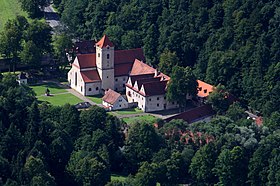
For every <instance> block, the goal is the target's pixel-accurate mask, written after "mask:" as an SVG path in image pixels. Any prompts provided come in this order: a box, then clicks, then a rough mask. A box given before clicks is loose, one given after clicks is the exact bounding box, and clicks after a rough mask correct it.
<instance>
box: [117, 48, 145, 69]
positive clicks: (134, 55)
mask: <svg viewBox="0 0 280 186" xmlns="http://www.w3.org/2000/svg"><path fill="white" fill-rule="evenodd" d="M114 56H115V57H114V60H115V65H116V64H121V63H133V62H134V60H135V59H139V60H143V61H145V57H144V53H143V50H142V48H136V49H130V50H115V53H114Z"/></svg>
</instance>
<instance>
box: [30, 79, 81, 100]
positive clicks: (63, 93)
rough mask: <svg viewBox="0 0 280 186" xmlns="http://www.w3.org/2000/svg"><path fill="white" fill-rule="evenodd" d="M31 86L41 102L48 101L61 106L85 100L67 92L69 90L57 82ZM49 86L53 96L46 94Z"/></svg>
mask: <svg viewBox="0 0 280 186" xmlns="http://www.w3.org/2000/svg"><path fill="white" fill-rule="evenodd" d="M30 87H31V88H32V89H33V90H34V92H35V94H36V96H37V98H38V100H39V101H41V102H43V101H46V102H48V103H50V104H52V105H56V106H61V105H64V104H66V103H69V104H71V105H75V104H77V103H80V102H83V100H81V99H79V98H77V97H76V96H74V95H72V94H71V93H69V92H67V90H65V89H64V88H62V87H60V86H58V85H57V84H56V83H52V82H49V83H44V84H40V85H33V86H30ZM47 88H48V89H49V90H50V94H51V96H45V91H46V89H47Z"/></svg>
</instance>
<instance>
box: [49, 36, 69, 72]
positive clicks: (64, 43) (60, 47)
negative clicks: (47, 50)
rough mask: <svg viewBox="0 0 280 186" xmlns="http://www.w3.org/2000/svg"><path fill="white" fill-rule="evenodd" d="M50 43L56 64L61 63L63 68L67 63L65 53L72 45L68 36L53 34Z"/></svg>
mask: <svg viewBox="0 0 280 186" xmlns="http://www.w3.org/2000/svg"><path fill="white" fill-rule="evenodd" d="M52 44H53V49H54V55H55V58H56V59H57V61H58V64H59V65H62V66H63V67H64V68H65V67H66V66H67V65H68V64H69V61H68V58H67V56H66V53H67V51H68V52H69V50H70V49H71V48H72V46H73V43H72V41H71V39H70V37H69V36H68V35H66V34H61V35H54V36H53V42H52ZM68 54H69V53H68ZM64 68H63V69H64Z"/></svg>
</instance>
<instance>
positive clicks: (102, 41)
mask: <svg viewBox="0 0 280 186" xmlns="http://www.w3.org/2000/svg"><path fill="white" fill-rule="evenodd" d="M96 46H99V47H100V48H104V47H107V46H110V47H114V45H113V43H112V42H111V41H110V40H109V38H108V36H106V35H104V36H103V37H102V38H101V39H100V41H98V42H97V43H96Z"/></svg>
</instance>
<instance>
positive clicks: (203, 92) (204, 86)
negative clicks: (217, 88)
mask: <svg viewBox="0 0 280 186" xmlns="http://www.w3.org/2000/svg"><path fill="white" fill-rule="evenodd" d="M197 83H198V93H197V96H199V97H202V98H203V97H207V96H209V93H210V92H213V89H214V87H213V86H212V85H210V84H208V83H205V82H203V81H200V80H197Z"/></svg>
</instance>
